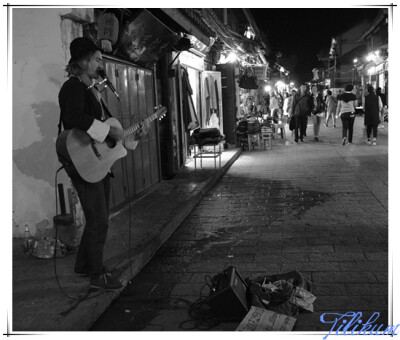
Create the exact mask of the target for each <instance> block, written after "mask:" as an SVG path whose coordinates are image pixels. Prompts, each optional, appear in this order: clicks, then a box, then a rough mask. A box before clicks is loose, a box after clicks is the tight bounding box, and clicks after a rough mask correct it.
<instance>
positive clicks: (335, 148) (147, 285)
mask: <svg viewBox="0 0 400 340" xmlns="http://www.w3.org/2000/svg"><path fill="white" fill-rule="evenodd" d="M308 134H309V135H311V134H312V126H310V125H309V127H308ZM379 134H380V135H379V138H378V145H377V146H368V145H366V144H365V142H364V138H363V135H362V118H361V117H357V119H356V126H355V138H354V144H352V145H345V146H342V145H341V143H340V140H341V137H340V135H341V129H340V124H338V128H336V129H333V128H331V127H329V128H326V127H324V126H322V127H321V133H320V142H318V143H317V142H314V141H312V137H308V140H309V142H307V143H305V144H298V145H297V144H294V143H293V142H291V140H292V137H290V136H288V140H287V142H286V143H284V142H283V141H282V140H274V146H273V149H272V150H268V151H258V150H256V151H251V152H248V151H247V152H244V153H243V154H242V155H241V156H240V157H239V159H238V160H237V161H236V162H235V163H234V164H233V165H232V167H231V168H230V169H229V171H228V172H227V173H226V174H225V175H224V176H223V177H222V179H221V180H220V182H219V183H218V184H217V185H216V186H215V187H214V188H212V189H211V190H210V191H209V192H208V193H207V195H206V196H205V197H204V199H203V200H202V201H201V202H200V203H199V204H198V205H197V207H196V208H195V209H194V210H193V211H192V213H191V214H190V216H189V217H188V218H187V219H186V220H185V221H184V223H183V224H182V225H181V226H180V227H179V228H178V229H177V230H176V231H175V233H174V234H173V235H172V236H171V237H170V239H169V240H168V241H167V242H166V243H165V244H164V245H163V246H162V248H161V249H160V250H159V251H158V252H157V253H156V255H155V256H154V257H153V259H152V260H151V261H150V262H149V263H148V264H147V265H146V267H145V268H144V269H143V270H142V271H141V272H140V273H139V274H138V275H137V276H136V277H135V278H134V281H133V282H132V284H131V285H129V286H128V287H127V289H126V290H125V291H124V293H122V294H121V296H120V297H119V298H118V300H117V301H116V302H115V303H114V304H113V305H112V306H111V307H110V308H109V309H108V311H107V312H106V313H105V314H104V315H103V316H102V317H101V318H100V319H99V320H98V321H97V322H96V324H94V326H93V327H92V330H96V331H98V330H125V331H133V330H143V331H161V330H163V331H178V330H188V329H191V330H196V331H197V330H202V329H203V327H202V325H200V324H196V323H194V322H185V321H187V320H190V318H189V316H188V308H189V306H190V304H191V303H192V302H194V301H195V300H196V299H197V298H198V297H199V295H200V292H201V289H202V287H203V285H204V282H205V276H206V275H215V274H217V273H218V272H220V271H221V270H223V269H224V268H226V267H227V266H228V265H234V266H236V268H237V270H238V271H239V273H240V274H241V276H242V277H244V278H245V277H249V276H250V275H253V276H259V275H264V274H266V273H268V274H276V273H282V272H288V271H291V270H295V269H296V270H298V271H300V272H301V273H302V274H303V275H304V276H305V277H306V278H308V279H309V280H310V281H311V282H312V284H313V293H314V295H315V296H316V297H317V299H316V301H315V302H314V309H315V310H314V313H301V314H300V316H299V317H298V319H297V322H296V324H295V327H294V329H293V330H294V331H323V330H324V331H325V330H328V329H330V327H331V325H329V326H328V325H324V324H322V323H321V322H320V320H319V318H320V315H321V313H324V312H347V311H361V312H363V320H364V318H365V319H367V317H368V316H369V315H371V314H372V313H373V312H380V313H381V318H380V319H379V321H380V323H385V322H386V321H387V315H388V313H387V308H388V145H387V127H385V129H384V130H379ZM288 135H290V132H289V133H288ZM237 325H238V323H237V322H236V323H234V322H230V323H220V324H219V325H218V326H216V327H214V328H212V330H234V329H235V328H236V326H237Z"/></svg>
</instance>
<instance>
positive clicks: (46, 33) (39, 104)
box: [12, 8, 93, 237]
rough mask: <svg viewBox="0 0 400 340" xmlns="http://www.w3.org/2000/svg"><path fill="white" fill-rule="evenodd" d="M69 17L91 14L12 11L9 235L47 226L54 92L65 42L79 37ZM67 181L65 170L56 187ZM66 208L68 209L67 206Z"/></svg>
mask: <svg viewBox="0 0 400 340" xmlns="http://www.w3.org/2000/svg"><path fill="white" fill-rule="evenodd" d="M66 14H70V15H71V16H72V17H73V18H80V19H84V20H88V21H90V20H93V9H66V8H14V9H13V10H12V73H13V74H12V81H13V85H12V89H13V97H12V105H13V108H12V110H13V113H12V114H13V129H12V132H13V133H12V139H13V236H14V237H20V236H23V233H24V226H25V224H28V225H29V227H30V231H31V233H32V234H34V233H35V229H36V228H35V225H36V224H37V223H40V222H42V221H43V220H45V219H48V220H49V221H50V225H52V218H53V216H54V215H55V214H56V211H55V206H56V205H55V182H54V181H55V173H56V170H57V169H58V168H59V166H60V164H59V163H58V160H57V157H56V153H55V140H56V137H57V124H58V120H59V106H58V92H59V90H60V87H61V85H62V84H63V82H64V81H65V80H66V78H65V72H64V68H65V65H66V64H67V62H68V60H69V57H70V56H69V42H70V41H71V40H72V39H73V38H75V37H77V36H81V35H82V28H81V25H80V24H79V23H75V21H74V20H70V19H65V18H63V17H62V15H66ZM60 182H61V183H64V184H65V191H66V189H67V186H69V180H68V178H67V176H66V175H65V173H64V171H61V172H60V173H59V183H60ZM67 209H68V206H67Z"/></svg>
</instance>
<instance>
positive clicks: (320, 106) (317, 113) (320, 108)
mask: <svg viewBox="0 0 400 340" xmlns="http://www.w3.org/2000/svg"><path fill="white" fill-rule="evenodd" d="M308 107H309V108H310V111H311V118H312V121H313V128H314V141H315V142H318V141H319V130H320V127H321V121H322V119H323V115H324V111H325V103H324V99H323V98H322V94H321V93H319V92H318V87H317V85H313V86H311V96H310V97H309V100H308Z"/></svg>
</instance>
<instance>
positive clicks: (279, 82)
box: [276, 80, 285, 88]
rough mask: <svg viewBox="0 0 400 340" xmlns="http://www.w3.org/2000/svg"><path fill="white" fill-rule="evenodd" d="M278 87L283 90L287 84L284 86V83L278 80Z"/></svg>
mask: <svg viewBox="0 0 400 340" xmlns="http://www.w3.org/2000/svg"><path fill="white" fill-rule="evenodd" d="M276 86H277V87H278V88H282V87H284V86H285V84H284V83H283V82H282V81H280V80H278V81H277V82H276Z"/></svg>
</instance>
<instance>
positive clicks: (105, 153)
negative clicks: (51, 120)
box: [56, 118, 127, 183]
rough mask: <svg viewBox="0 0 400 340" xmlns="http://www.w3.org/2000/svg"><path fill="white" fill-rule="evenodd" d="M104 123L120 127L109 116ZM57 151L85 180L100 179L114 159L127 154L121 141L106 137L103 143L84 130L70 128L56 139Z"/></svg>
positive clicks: (116, 121) (115, 120)
mask: <svg viewBox="0 0 400 340" xmlns="http://www.w3.org/2000/svg"><path fill="white" fill-rule="evenodd" d="M106 123H107V124H109V125H110V126H116V127H120V128H121V129H122V126H121V124H120V123H119V122H118V120H117V119H115V118H109V119H107V120H106ZM56 149H57V153H58V154H59V155H60V156H61V157H63V158H64V159H66V160H70V161H71V162H72V163H73V165H74V166H75V169H76V171H77V172H78V174H79V175H80V176H81V177H82V178H83V179H84V180H85V181H87V182H90V183H96V182H99V181H101V180H102V179H103V178H104V177H105V176H106V175H107V173H108V172H109V171H110V169H111V167H112V166H113V164H114V163H115V161H116V160H118V159H120V158H122V157H124V156H126V155H127V151H126V149H125V148H124V146H123V145H122V142H121V141H118V142H115V141H114V140H111V139H109V137H107V138H106V140H105V141H104V142H103V143H98V142H96V141H94V140H93V139H92V138H91V137H90V136H89V135H88V134H87V133H86V132H85V131H82V130H79V129H72V130H66V131H63V132H62V133H61V134H60V136H59V137H58V139H57V143H56Z"/></svg>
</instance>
